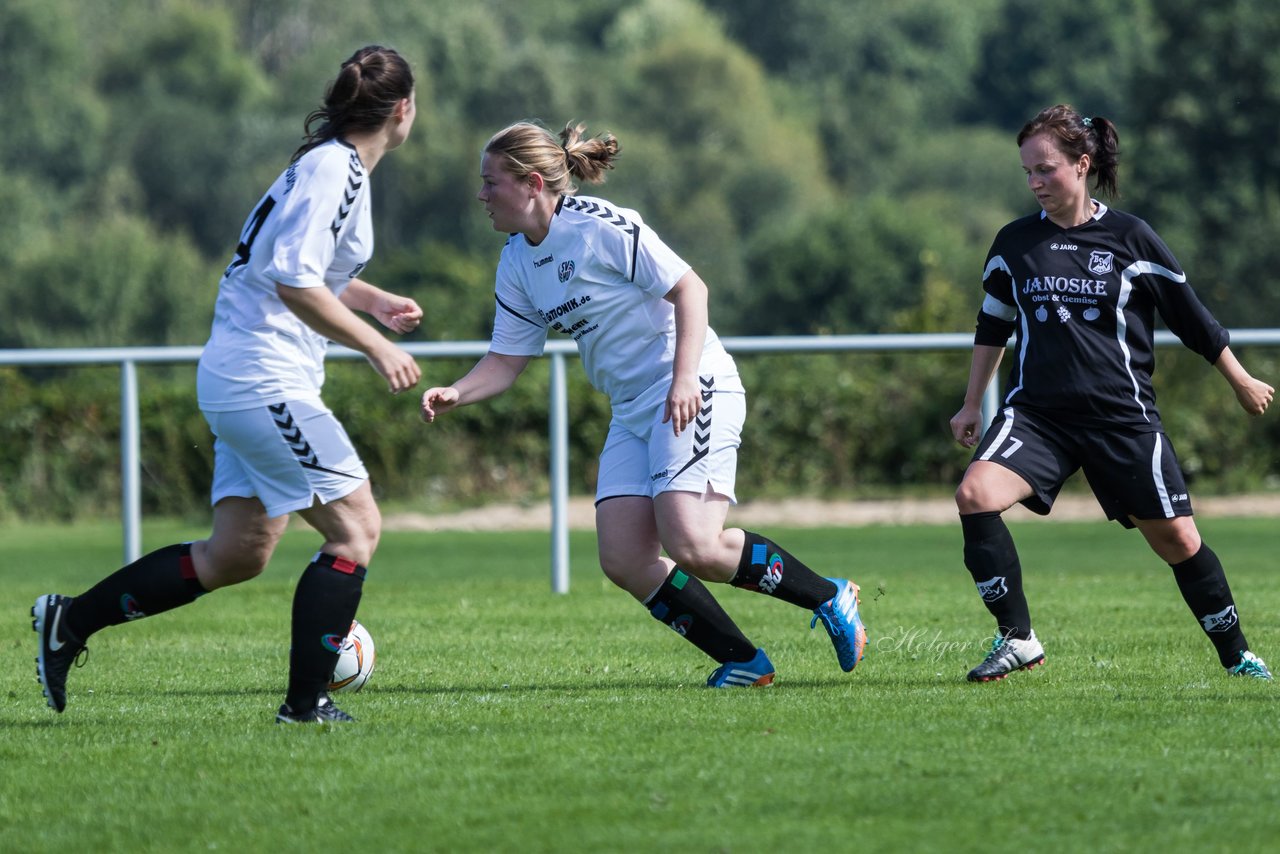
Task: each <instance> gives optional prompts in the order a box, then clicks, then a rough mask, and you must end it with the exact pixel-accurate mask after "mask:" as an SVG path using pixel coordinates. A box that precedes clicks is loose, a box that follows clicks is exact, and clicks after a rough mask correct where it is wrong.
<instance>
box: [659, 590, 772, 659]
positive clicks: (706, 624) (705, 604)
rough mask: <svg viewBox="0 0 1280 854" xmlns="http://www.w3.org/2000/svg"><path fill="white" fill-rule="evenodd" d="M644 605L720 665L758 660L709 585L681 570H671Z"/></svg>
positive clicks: (752, 646) (750, 645)
mask: <svg viewBox="0 0 1280 854" xmlns="http://www.w3.org/2000/svg"><path fill="white" fill-rule="evenodd" d="M644 604H645V607H646V608H648V609H649V613H650V614H652V615H653V616H654V619H657V620H659V621H660V622H663V623H666V624H667V625H668V626H670V627H671V628H673V629H675V630H676V631H677V632H679V633H680V634H682V635H684V637H685V640H687V641H689V643H691V644H693V645H694V646H696V647H697V648H698V649H700V650H702V651H703V652H705V653H706V654H707V655H709V656H711V657H712V658H714V659H715V660H716V661H718V662H719V663H720V664H724V663H726V662H729V661H750V660H751V659H753V658H755V655H756V647H755V644H753V643H752V642H751V641H749V640H747V637H746V635H744V634H743V633H742V630H741V629H739V628H738V626H737V624H735V623H734V622H733V619H732V618H731V617H730V616H729V615H728V614H726V613H725V610H724V609H723V608H721V607H720V603H719V602H717V601H716V600H715V597H714V596H712V595H711V591H710V590H708V589H707V588H706V585H704V584H703V583H702V582H701V581H699V580H698V579H697V578H695V577H693V576H692V575H689V574H688V573H686V572H685V571H684V570H682V569H680V567H676V568H674V569H672V570H671V574H670V575H668V576H667V580H666V581H664V582H662V586H661V587H659V588H658V591H657V592H656V593H654V594H653V595H652V596H650V597H649V598H648V599H647V600H646V601H645V603H644Z"/></svg>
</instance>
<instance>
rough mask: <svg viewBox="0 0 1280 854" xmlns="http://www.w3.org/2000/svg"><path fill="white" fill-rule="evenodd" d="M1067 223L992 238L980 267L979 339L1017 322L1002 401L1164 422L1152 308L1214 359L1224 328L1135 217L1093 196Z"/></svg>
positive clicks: (1029, 225) (1093, 416)
mask: <svg viewBox="0 0 1280 854" xmlns="http://www.w3.org/2000/svg"><path fill="white" fill-rule="evenodd" d="M1097 205H1098V210H1097V213H1096V214H1095V215H1094V216H1093V218H1091V219H1090V220H1089V221H1088V222H1086V223H1084V224H1083V225H1078V226H1075V227H1074V228H1062V227H1061V226H1059V225H1055V224H1054V223H1053V221H1052V220H1050V219H1049V218H1048V217H1047V216H1046V215H1045V214H1044V213H1043V212H1041V213H1039V214H1034V215H1032V216H1028V217H1023V218H1022V219H1018V220H1015V221H1014V222H1011V223H1009V224H1008V225H1006V226H1005V227H1004V228H1002V229H1001V230H1000V233H999V234H997V235H996V239H995V242H994V243H992V245H991V251H990V253H988V255H987V266H986V270H985V271H984V273H983V290H985V291H986V294H987V296H986V299H985V300H984V302H983V304H982V309H981V311H979V312H978V330H977V334H976V336H975V339H974V340H975V343H977V344H988V345H992V346H998V347H1002V346H1004V345H1005V344H1006V343H1007V342H1008V340H1009V336H1010V335H1011V334H1012V333H1013V331H1014V329H1015V328H1016V329H1017V333H1018V338H1017V342H1016V344H1017V346H1016V349H1015V351H1014V354H1013V355H1014V360H1013V368H1012V372H1011V374H1010V378H1009V392H1008V394H1007V395H1006V396H1005V402H1006V403H1008V404H1010V405H1013V406H1019V407H1026V408H1029V409H1032V410H1036V411H1038V412H1041V413H1043V414H1044V415H1046V416H1048V417H1051V418H1053V419H1055V420H1058V421H1062V422H1068V423H1073V424H1079V425H1081V426H1088V427H1104V428H1105V427H1128V428H1130V429H1135V430H1141V431H1153V430H1161V429H1162V428H1161V426H1160V415H1159V413H1158V412H1157V411H1156V406H1155V393H1154V391H1153V390H1152V387H1151V374H1152V371H1154V369H1155V342H1154V333H1155V315H1156V313H1157V312H1158V313H1159V315H1160V317H1161V319H1162V320H1163V321H1164V323H1165V325H1166V326H1168V328H1169V329H1170V331H1172V332H1173V333H1174V334H1175V335H1177V336H1178V338H1179V339H1181V340H1182V343H1183V344H1185V345H1186V346H1187V347H1188V348H1190V349H1191V350H1194V351H1195V352H1197V353H1199V354H1200V355H1202V356H1204V357H1205V359H1207V360H1208V361H1209V362H1215V361H1217V359H1218V355H1219V354H1220V353H1221V352H1222V350H1223V348H1225V347H1226V346H1227V339H1228V334H1227V331H1226V330H1225V329H1223V328H1222V326H1221V324H1219V323H1218V321H1217V320H1215V319H1214V317H1213V315H1211V314H1210V313H1209V311H1208V309H1206V308H1205V307H1204V306H1203V305H1202V304H1201V302H1200V300H1199V299H1198V298H1197V297H1196V295H1195V293H1194V292H1193V291H1192V290H1191V287H1190V286H1189V285H1188V284H1187V277H1186V275H1185V274H1184V273H1183V272H1182V269H1181V268H1180V267H1179V266H1178V262H1177V260H1176V259H1175V258H1174V257H1173V253H1171V252H1170V251H1169V249H1168V247H1167V246H1165V245H1164V242H1163V241H1162V240H1161V239H1160V238H1159V237H1158V236H1157V235H1156V233H1155V232H1154V231H1152V230H1151V227H1150V226H1149V225H1147V224H1146V223H1145V222H1143V221H1142V220H1141V219H1139V218H1137V217H1135V216H1133V215H1131V214H1127V213H1123V212H1122V211H1117V210H1112V209H1109V208H1107V207H1106V206H1105V205H1103V204H1101V203H1097Z"/></svg>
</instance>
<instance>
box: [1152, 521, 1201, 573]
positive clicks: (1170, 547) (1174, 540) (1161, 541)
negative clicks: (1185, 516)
mask: <svg viewBox="0 0 1280 854" xmlns="http://www.w3.org/2000/svg"><path fill="white" fill-rule="evenodd" d="M1149 541H1150V543H1151V549H1152V551H1154V552H1155V553H1156V554H1157V555H1159V557H1160V558H1161V559H1162V560H1163V561H1164V562H1165V563H1168V564H1176V563H1182V562H1183V561H1186V560H1190V559H1191V558H1193V557H1195V556H1196V553H1197V552H1199V551H1200V547H1201V545H1202V542H1201V539H1200V532H1199V531H1197V530H1196V529H1195V528H1193V527H1176V528H1172V529H1170V530H1168V531H1165V532H1162V535H1161V536H1156V537H1151V538H1149Z"/></svg>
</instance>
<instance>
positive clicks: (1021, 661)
mask: <svg viewBox="0 0 1280 854" xmlns="http://www.w3.org/2000/svg"><path fill="white" fill-rule="evenodd" d="M1041 664H1044V647H1042V646H1041V645H1040V641H1038V640H1036V633H1035V632H1032V633H1031V637H1029V638H1027V639H1026V640H1019V639H1018V638H1007V637H1004V636H1003V635H996V636H995V639H994V640H992V641H991V652H989V653H987V657H986V658H985V659H983V661H982V663H981V664H979V665H978V666H977V667H975V668H973V669H972V670H970V671H969V681H970V682H990V681H992V680H994V679H1003V678H1004V677H1006V676H1008V675H1009V674H1010V673H1012V672H1014V671H1015V670H1031V669H1032V668H1033V667H1038V666H1039V665H1041Z"/></svg>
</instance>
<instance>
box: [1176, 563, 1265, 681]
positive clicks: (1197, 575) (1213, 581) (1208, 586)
mask: <svg viewBox="0 0 1280 854" xmlns="http://www.w3.org/2000/svg"><path fill="white" fill-rule="evenodd" d="M1169 566H1171V567H1172V568H1173V578H1174V580H1175V581H1177V582H1178V590H1180V591H1181V592H1182V598H1183V601H1185V602H1186V603H1187V607H1188V608H1190V609H1191V613H1192V614H1195V616H1196V619H1197V620H1199V621H1200V627H1201V628H1202V629H1204V633H1205V636H1206V637H1208V638H1209V640H1210V641H1212V642H1213V646H1214V648H1215V649H1216V650H1217V651H1218V660H1219V661H1221V662H1222V666H1223V667H1234V666H1235V665H1237V664H1239V663H1240V653H1242V652H1244V651H1245V650H1246V649H1248V648H1249V644H1248V642H1247V641H1245V639H1244V632H1243V631H1241V630H1240V619H1239V617H1238V616H1237V615H1236V603H1235V600H1234V599H1232V598H1231V588H1230V587H1229V586H1228V585H1227V574H1226V573H1225V572H1223V570H1222V561H1220V560H1218V556H1217V555H1216V554H1214V552H1213V549H1211V548H1209V547H1208V546H1207V545H1205V544H1204V543H1203V542H1202V543H1201V544H1200V551H1198V552H1196V553H1195V554H1194V555H1192V556H1191V557H1189V558H1187V559H1186V560H1184V561H1183V562H1182V563H1171V564H1169Z"/></svg>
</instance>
